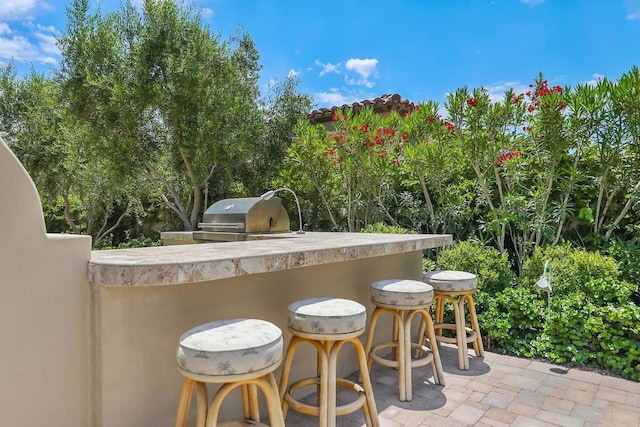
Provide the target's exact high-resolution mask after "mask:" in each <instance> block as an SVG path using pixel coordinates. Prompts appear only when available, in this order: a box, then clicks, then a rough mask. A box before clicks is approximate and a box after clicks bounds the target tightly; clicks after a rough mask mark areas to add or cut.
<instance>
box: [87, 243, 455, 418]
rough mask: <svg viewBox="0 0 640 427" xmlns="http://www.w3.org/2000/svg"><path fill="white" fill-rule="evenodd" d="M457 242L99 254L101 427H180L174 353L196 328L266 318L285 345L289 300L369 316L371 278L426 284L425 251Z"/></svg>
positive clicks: (305, 361) (345, 369) (95, 273)
mask: <svg viewBox="0 0 640 427" xmlns="http://www.w3.org/2000/svg"><path fill="white" fill-rule="evenodd" d="M450 243H451V236H448V235H409V236H407V235H382V234H380V235H376V234H371V235H365V234H359V233H358V234H350V233H308V234H307V235H304V236H295V237H292V238H291V239H275V240H269V241H257V242H229V243H217V244H203V245H184V246H172V247H162V248H146V249H134V250H120V251H108V252H106V251H101V252H93V256H92V259H91V262H90V269H89V271H90V273H89V276H90V280H91V281H92V283H93V286H94V291H95V294H94V295H95V299H94V301H95V309H96V312H95V314H96V316H95V318H96V319H97V321H96V329H95V332H94V333H95V337H96V340H95V341H94V342H95V343H96V345H97V347H98V348H96V351H95V354H96V355H97V357H98V359H97V360H96V362H97V363H96V364H95V365H94V367H95V372H94V375H95V379H96V384H99V386H98V387H97V389H96V393H95V394H94V405H95V406H94V407H95V409H96V411H95V412H94V414H95V417H96V418H95V419H94V425H96V426H123V427H126V426H132V427H133V426H136V427H138V426H159V427H162V426H170V425H172V422H173V418H174V416H175V410H176V404H177V398H178V394H179V391H180V385H181V380H182V378H181V376H180V375H179V373H178V372H177V369H176V360H175V349H176V345H177V342H178V338H179V336H180V334H181V333H183V332H184V331H186V330H188V329H189V328H191V327H193V326H195V325H197V324H200V323H205V322H208V321H211V320H215V319H224V318H235V317H254V318H260V319H265V320H268V321H271V322H273V323H275V324H276V325H278V326H279V327H280V328H281V329H283V331H284V332H285V345H286V343H287V342H288V340H289V338H290V334H289V332H288V331H287V330H286V312H287V311H286V310H287V306H288V305H289V304H290V303H292V302H294V301H297V300H300V299H305V298H312V297H322V296H328V297H341V298H350V299H354V300H356V301H359V302H360V303H362V304H364V305H366V306H367V309H368V312H369V314H370V313H371V311H372V306H371V304H370V302H369V285H370V284H371V283H372V282H373V281H376V280H381V279H386V278H391V277H398V278H412V279H419V278H420V277H421V273H422V268H421V257H422V249H426V248H431V247H438V246H443V245H447V244H450ZM163 285H164V286H163ZM378 332H379V333H380V334H389V333H390V331H389V329H387V330H386V331H385V330H380V331H378ZM304 350H305V352H304V353H302V354H300V355H299V356H297V358H296V361H294V371H293V373H292V378H293V379H296V378H301V377H303V376H312V375H313V371H314V369H315V355H314V354H313V353H312V352H311V349H310V348H308V349H307V348H305V349H304ZM345 350H346V351H344V354H343V355H342V356H341V357H342V359H341V363H340V369H341V372H340V374H342V375H346V374H348V373H351V372H353V371H354V370H356V369H357V365H356V363H355V359H354V355H353V351H352V349H345ZM276 376H277V377H279V371H278V372H277V373H276ZM213 390H214V389H211V391H213ZM309 391H312V390H309ZM227 403H228V404H227ZM227 403H226V404H225V405H226V407H225V411H226V413H224V414H223V415H224V416H225V417H227V416H230V415H232V413H233V414H235V415H237V414H238V412H237V411H238V410H239V401H238V399H235V400H231V401H229V402H227Z"/></svg>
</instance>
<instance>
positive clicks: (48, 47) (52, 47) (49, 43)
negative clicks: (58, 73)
mask: <svg viewBox="0 0 640 427" xmlns="http://www.w3.org/2000/svg"><path fill="white" fill-rule="evenodd" d="M33 35H34V36H35V37H36V38H37V39H38V40H40V42H39V43H38V46H39V47H40V50H41V51H42V52H44V53H48V54H51V55H60V48H59V47H58V41H57V40H56V38H55V37H54V36H50V35H48V34H43V33H34V34H33Z"/></svg>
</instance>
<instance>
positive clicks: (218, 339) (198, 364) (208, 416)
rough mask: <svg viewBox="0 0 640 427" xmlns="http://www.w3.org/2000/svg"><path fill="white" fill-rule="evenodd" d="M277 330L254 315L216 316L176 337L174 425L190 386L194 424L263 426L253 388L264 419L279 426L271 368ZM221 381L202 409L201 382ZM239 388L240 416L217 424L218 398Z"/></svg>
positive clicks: (185, 409)
mask: <svg viewBox="0 0 640 427" xmlns="http://www.w3.org/2000/svg"><path fill="white" fill-rule="evenodd" d="M282 347H283V344H282V331H281V330H280V328H278V327H277V326H275V325H274V324H272V323H269V322H266V321H264V320H257V319H230V320H220V321H215V322H211V323H206V324H204V325H200V326H197V327H195V328H193V329H190V330H189V331H187V332H185V333H184V334H183V335H182V336H181V337H180V343H179V345H178V351H177V358H178V370H179V371H180V373H181V374H182V375H183V376H184V377H185V379H184V383H183V385H182V392H181V393H180V400H179V403H178V413H177V416H176V424H175V425H176V427H185V426H186V425H187V420H188V418H189V407H190V406H191V396H192V394H193V389H194V388H195V389H196V415H197V416H196V424H197V426H198V427H203V426H205V425H206V427H216V426H222V425H224V426H227V427H231V426H242V425H255V426H266V424H262V423H260V413H259V408H258V389H260V390H261V391H262V393H263V394H264V396H265V398H266V402H267V409H268V412H269V421H270V423H271V425H272V426H274V427H283V426H284V417H283V416H282V408H281V406H280V399H279V396H278V386H277V384H276V381H275V378H274V376H273V371H274V370H276V369H277V368H278V366H279V365H280V362H281V361H282ZM210 383H215V384H222V386H221V387H220V389H219V390H218V391H217V392H216V394H215V395H214V397H213V398H212V399H211V404H210V405H209V408H208V410H207V400H208V399H207V384H210ZM238 387H240V388H241V391H242V407H243V412H244V421H226V422H222V423H218V415H219V412H220V406H221V405H222V401H223V399H224V398H225V397H226V396H227V395H228V394H229V392H231V391H232V390H234V389H236V388H238Z"/></svg>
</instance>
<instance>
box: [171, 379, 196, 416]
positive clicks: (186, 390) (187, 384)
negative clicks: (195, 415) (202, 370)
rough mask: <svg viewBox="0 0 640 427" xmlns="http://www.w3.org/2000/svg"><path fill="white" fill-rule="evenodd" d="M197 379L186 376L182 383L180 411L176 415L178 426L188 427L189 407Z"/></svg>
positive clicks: (179, 402)
mask: <svg viewBox="0 0 640 427" xmlns="http://www.w3.org/2000/svg"><path fill="white" fill-rule="evenodd" d="M195 383H196V382H195V380H192V379H191V378H185V379H184V382H183V383H182V391H181V392H180V398H179V399H178V413H177V415H176V423H175V426H176V427H187V421H188V420H189V409H190V408H191V395H192V393H193V387H194V385H195Z"/></svg>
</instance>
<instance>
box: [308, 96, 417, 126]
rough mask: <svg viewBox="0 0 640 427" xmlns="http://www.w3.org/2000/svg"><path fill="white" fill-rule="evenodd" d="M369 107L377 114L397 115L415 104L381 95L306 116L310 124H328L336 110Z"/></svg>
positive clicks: (400, 98)
mask: <svg viewBox="0 0 640 427" xmlns="http://www.w3.org/2000/svg"><path fill="white" fill-rule="evenodd" d="M366 106H370V107H372V108H373V111H374V112H376V113H377V114H384V113H388V112H391V111H397V112H398V113H399V114H401V115H403V114H404V113H407V112H411V111H413V109H414V108H415V104H414V103H413V102H410V101H408V100H406V99H402V97H401V96H400V95H398V94H397V93H396V94H393V95H382V96H380V97H378V98H375V99H365V100H364V101H360V102H354V103H353V104H344V105H342V106H335V107H331V108H320V109H318V110H313V111H312V112H311V113H309V114H308V115H307V117H308V119H309V120H310V121H311V123H313V124H316V123H325V122H330V121H331V118H332V117H333V115H334V114H335V113H336V111H337V110H339V109H342V110H345V109H347V108H353V110H354V111H355V112H357V111H358V110H360V109H362V108H364V107H366Z"/></svg>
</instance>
